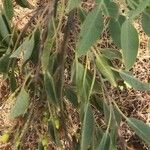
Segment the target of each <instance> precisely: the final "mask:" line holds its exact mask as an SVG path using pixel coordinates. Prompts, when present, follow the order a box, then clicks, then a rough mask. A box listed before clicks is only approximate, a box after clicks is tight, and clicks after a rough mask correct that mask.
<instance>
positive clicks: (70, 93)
mask: <svg viewBox="0 0 150 150" xmlns="http://www.w3.org/2000/svg"><path fill="white" fill-rule="evenodd" d="M65 95H66V97H67V98H68V100H69V101H70V102H71V103H72V104H73V105H74V106H75V107H76V108H77V107H78V98H77V93H76V92H75V90H74V89H73V88H71V87H66V88H65Z"/></svg>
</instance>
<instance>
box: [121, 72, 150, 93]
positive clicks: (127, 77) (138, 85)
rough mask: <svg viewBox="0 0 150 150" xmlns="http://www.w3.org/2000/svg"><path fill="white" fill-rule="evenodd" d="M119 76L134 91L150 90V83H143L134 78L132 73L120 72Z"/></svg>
mask: <svg viewBox="0 0 150 150" xmlns="http://www.w3.org/2000/svg"><path fill="white" fill-rule="evenodd" d="M119 74H120V76H121V78H122V79H123V80H124V81H125V82H126V83H127V84H129V85H130V86H131V87H133V88H134V89H136V90H141V91H144V90H150V83H143V82H141V81H139V80H138V79H136V78H135V77H133V75H132V74H131V73H129V72H127V71H119Z"/></svg>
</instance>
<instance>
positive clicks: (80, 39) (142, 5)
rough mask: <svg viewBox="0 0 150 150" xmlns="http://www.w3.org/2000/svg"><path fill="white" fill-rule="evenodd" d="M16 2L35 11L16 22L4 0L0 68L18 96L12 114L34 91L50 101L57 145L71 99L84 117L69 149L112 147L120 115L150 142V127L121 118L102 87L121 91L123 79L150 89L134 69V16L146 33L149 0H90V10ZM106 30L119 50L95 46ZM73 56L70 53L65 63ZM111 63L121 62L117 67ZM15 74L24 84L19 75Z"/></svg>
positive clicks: (24, 108) (77, 0) (72, 1)
mask: <svg viewBox="0 0 150 150" xmlns="http://www.w3.org/2000/svg"><path fill="white" fill-rule="evenodd" d="M15 3H16V4H17V5H20V6H21V7H23V8H29V9H33V13H32V14H33V16H32V17H31V18H30V19H29V21H28V22H27V23H26V25H25V26H24V27H23V29H21V30H19V29H18V28H17V26H15V25H14V22H13V17H14V10H13V9H14V6H13V1H12V0H3V8H2V9H1V12H0V73H1V74H3V75H4V76H5V77H6V78H7V79H9V85H10V89H11V93H12V94H13V98H14V99H15V100H16V102H15V105H14V106H12V110H11V117H12V118H13V119H15V118H17V117H19V116H20V115H28V114H29V112H30V111H29V110H30V109H32V108H29V106H30V104H31V103H32V99H33V98H34V97H35V96H38V97H39V99H40V100H41V101H47V103H48V106H49V111H50V112H49V113H50V117H49V118H48V122H47V124H48V128H49V134H50V136H51V139H52V140H53V142H54V143H55V144H56V145H57V146H58V147H59V146H61V144H60V143H61V142H60V135H59V128H63V130H64V132H66V134H65V136H66V139H68V134H67V115H68V114H67V111H66V101H69V102H70V103H71V104H72V107H74V109H76V110H77V111H78V114H79V118H80V122H81V131H80V133H79V135H75V136H74V138H75V140H73V142H72V144H71V141H70V144H71V145H73V147H74V148H77V149H81V150H86V149H98V150H109V149H111V150H112V149H113V150H115V149H117V141H118V138H119V136H118V128H119V126H120V122H121V120H122V119H123V120H126V122H127V124H128V125H129V126H130V127H131V128H132V129H133V130H134V131H135V133H136V134H137V135H138V136H139V137H140V138H141V139H142V140H143V141H145V143H147V144H148V145H149V144H150V127H149V126H148V125H147V124H145V123H144V122H142V121H140V120H137V119H135V118H130V117H129V118H128V117H127V116H125V114H124V113H123V112H122V111H121V110H120V108H119V107H118V105H117V103H116V102H115V101H114V100H113V99H112V98H111V97H110V96H109V94H108V93H107V87H108V86H111V87H112V88H118V89H119V87H120V86H123V87H124V88H125V87H126V86H127V85H128V86H130V87H132V88H134V89H136V90H150V84H149V83H143V82H141V81H139V80H138V79H136V78H135V77H134V76H133V75H132V72H131V68H132V66H133V65H134V63H135V61H136V58H137V53H138V49H139V34H138V32H137V29H136V28H135V26H134V21H135V20H137V19H138V20H139V21H141V25H142V28H143V30H144V32H145V33H146V34H147V35H148V36H150V1H149V0H126V1H124V0H122V1H120V2H119V3H118V1H117V0H95V2H94V3H95V5H94V7H93V8H92V10H90V11H86V10H85V9H84V7H83V6H82V1H81V0H68V1H67V2H65V1H63V0H62V1H58V0H55V1H54V0H49V1H48V2H45V3H44V4H42V5H40V6H39V7H37V8H35V7H34V6H32V5H31V4H30V3H29V2H28V1H27V0H15ZM121 7H123V8H124V10H125V13H123V12H122V11H121ZM77 21H79V22H80V32H79V34H76V37H75V39H74V41H75V46H74V47H73V48H71V47H68V45H69V38H70V35H71V33H72V32H74V30H75V24H76V23H75V22H77ZM106 30H107V32H109V33H110V36H111V38H112V40H113V42H114V44H115V45H116V49H110V48H109V47H108V48H107V47H106V48H100V47H99V46H97V42H98V41H100V39H101V38H102V34H103V33H104V31H105V32H106ZM61 33H62V35H63V37H62V38H61V39H60V36H62V35H61ZM70 55H71V57H72V58H70V62H69V64H67V65H66V62H67V60H68V59H69V57H70ZM114 61H115V62H117V63H118V64H121V65H115V64H117V63H114ZM68 65H69V66H71V69H68V68H67V67H68ZM120 66H121V67H120ZM66 70H67V71H66ZM19 77H21V78H22V81H21V82H18V81H17V80H18V78H19ZM68 78H69V79H68ZM120 81H122V82H120ZM95 111H99V112H100V113H102V114H103V115H104V123H105V128H101V125H100V124H99V122H97V120H96V119H95V116H94V112H95ZM72 138H73V137H72Z"/></svg>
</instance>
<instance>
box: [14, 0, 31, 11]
mask: <svg viewBox="0 0 150 150" xmlns="http://www.w3.org/2000/svg"><path fill="white" fill-rule="evenodd" d="M15 1H16V3H17V4H18V5H20V6H21V7H23V8H29V9H32V8H33V6H32V5H31V4H30V3H29V2H28V1H27V0H15Z"/></svg>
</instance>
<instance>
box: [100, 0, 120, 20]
mask: <svg viewBox="0 0 150 150" xmlns="http://www.w3.org/2000/svg"><path fill="white" fill-rule="evenodd" d="M102 10H103V14H104V15H106V16H110V17H112V18H115V19H116V18H117V17H118V15H119V8H118V5H117V4H116V3H114V2H110V1H108V0H107V1H104V3H102Z"/></svg>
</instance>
